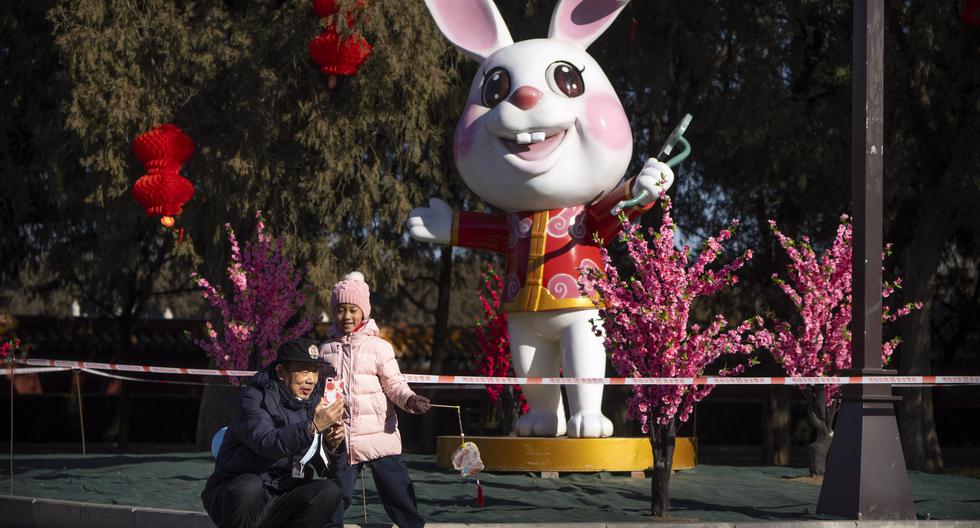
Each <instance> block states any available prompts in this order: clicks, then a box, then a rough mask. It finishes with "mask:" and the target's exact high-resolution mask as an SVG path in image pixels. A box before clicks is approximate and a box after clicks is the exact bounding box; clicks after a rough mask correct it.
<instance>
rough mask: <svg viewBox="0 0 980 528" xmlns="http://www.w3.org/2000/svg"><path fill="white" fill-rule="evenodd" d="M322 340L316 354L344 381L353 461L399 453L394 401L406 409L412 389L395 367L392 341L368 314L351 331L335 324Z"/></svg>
mask: <svg viewBox="0 0 980 528" xmlns="http://www.w3.org/2000/svg"><path fill="white" fill-rule="evenodd" d="M333 332H334V334H332V335H331V336H329V337H328V339H327V341H326V342H324V343H323V344H322V345H320V357H321V358H322V360H323V361H324V362H326V363H328V364H329V365H331V366H333V368H334V369H335V370H336V372H337V379H340V380H343V381H344V386H345V390H344V402H345V404H344V424H345V425H346V426H347V451H348V454H349V456H350V462H351V464H357V463H360V462H365V461H368V460H375V459H378V458H381V457H384V456H388V455H400V454H401V452H402V439H401V434H400V433H399V432H398V418H397V416H396V415H395V409H394V407H393V406H392V403H394V404H395V405H397V406H399V407H401V408H402V409H403V410H405V411H406V412H411V411H408V409H406V408H405V404H406V403H407V402H408V399H409V398H410V397H411V396H413V395H414V394H415V392H413V391H412V389H411V388H409V386H408V382H406V381H405V378H404V377H403V376H402V373H401V371H400V370H399V369H398V362H397V361H396V360H395V350H394V349H393V348H392V346H391V343H389V342H387V341H385V340H384V339H382V338H381V337H379V336H378V325H377V324H375V322H374V319H370V320H368V321H367V323H365V324H364V325H362V326H361V328H360V329H358V330H357V331H355V332H354V333H352V334H348V335H345V334H343V332H342V331H341V330H338V329H337V328H336V327H334V329H333Z"/></svg>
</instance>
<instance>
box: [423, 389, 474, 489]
mask: <svg viewBox="0 0 980 528" xmlns="http://www.w3.org/2000/svg"><path fill="white" fill-rule="evenodd" d="M432 406H433V407H442V408H444V409H455V410H456V419H457V420H459V440H460V446H459V447H458V448H456V450H455V451H453V454H452V457H451V458H452V461H453V469H455V470H457V471H459V476H460V477H463V478H466V477H476V507H477V508H482V507H483V505H484V504H485V502H484V498H483V485H482V484H480V477H479V476H477V475H479V473H480V471H483V467H484V466H483V459H482V458H480V448H479V447H477V445H476V444H474V443H473V442H467V441H466V435H465V434H464V433H463V414H462V412H461V410H460V407H459V405H437V404H434V403H433V404H432Z"/></svg>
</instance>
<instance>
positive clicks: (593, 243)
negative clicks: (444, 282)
mask: <svg viewBox="0 0 980 528" xmlns="http://www.w3.org/2000/svg"><path fill="white" fill-rule="evenodd" d="M632 186H633V180H630V181H628V182H627V183H624V184H623V185H620V186H619V187H618V188H617V189H616V190H615V191H613V192H611V193H609V194H608V195H606V196H605V197H603V198H600V199H599V200H597V201H596V202H594V203H592V204H590V205H579V206H575V207H566V208H564V209H552V210H550V211H526V212H519V213H507V214H487V213H470V212H462V213H456V215H455V217H454V218H453V230H452V245H454V246H459V247H465V248H471V249H486V250H490V251H496V252H499V253H505V254H506V255H507V271H506V272H505V274H504V277H503V279H504V291H503V299H502V300H503V304H502V308H503V310H504V311H506V312H538V311H545V310H563V309H568V308H593V307H594V305H593V303H592V300H591V299H589V298H588V297H586V296H584V295H582V294H581V293H579V288H578V277H579V274H580V271H579V269H580V268H586V267H588V268H599V267H600V265H601V259H600V253H599V249H600V248H601V247H602V246H603V245H605V244H608V243H610V242H612V241H613V239H614V238H615V236H616V235H617V234H618V233H619V231H620V227H621V225H620V222H619V219H618V218H617V217H616V216H615V215H612V214H610V211H612V208H613V207H614V206H615V205H616V204H617V203H618V202H620V201H621V200H628V199H629V198H630V189H631V188H632ZM652 206H653V202H651V203H650V204H649V205H647V206H644V207H631V208H630V209H628V210H626V211H625V212H626V214H627V216H628V217H629V218H630V219H631V220H632V219H634V218H637V217H639V216H640V215H642V214H643V213H644V212H646V211H647V210H648V209H649V208H650V207H652ZM596 238H598V240H600V241H601V242H598V241H597V240H596Z"/></svg>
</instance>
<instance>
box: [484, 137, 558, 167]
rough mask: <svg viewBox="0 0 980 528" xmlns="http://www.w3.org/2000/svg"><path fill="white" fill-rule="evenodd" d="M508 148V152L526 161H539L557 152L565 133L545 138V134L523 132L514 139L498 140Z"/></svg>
mask: <svg viewBox="0 0 980 528" xmlns="http://www.w3.org/2000/svg"><path fill="white" fill-rule="evenodd" d="M498 139H500V142H501V143H503V144H504V146H505V147H507V151H508V152H510V153H511V154H514V155H515V156H517V157H518V158H521V159H523V160H526V161H538V160H541V159H544V158H546V157H548V155H549V154H551V153H552V152H554V151H555V149H556V148H558V146H559V145H561V142H562V140H563V139H565V131H564V130H562V131H559V132H558V133H556V134H554V135H551V136H547V137H545V133H544V132H533V133H532V132H522V133H519V134H516V135H515V137H514V139H513V140H511V139H506V138H498Z"/></svg>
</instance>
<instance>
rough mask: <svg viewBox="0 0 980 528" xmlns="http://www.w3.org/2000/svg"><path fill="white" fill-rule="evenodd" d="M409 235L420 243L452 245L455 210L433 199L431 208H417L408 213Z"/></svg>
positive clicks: (430, 203) (430, 202) (430, 201)
mask: <svg viewBox="0 0 980 528" xmlns="http://www.w3.org/2000/svg"><path fill="white" fill-rule="evenodd" d="M406 226H407V227H408V234H409V235H410V236H411V237H412V238H414V239H415V240H418V241H419V242H432V243H436V244H447V245H448V244H451V243H452V231H453V208H452V207H450V206H449V204H447V203H446V202H444V201H442V200H440V199H438V198H432V199H430V200H429V207H416V208H415V209H412V211H411V212H410V213H408V221H407V222H406Z"/></svg>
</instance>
